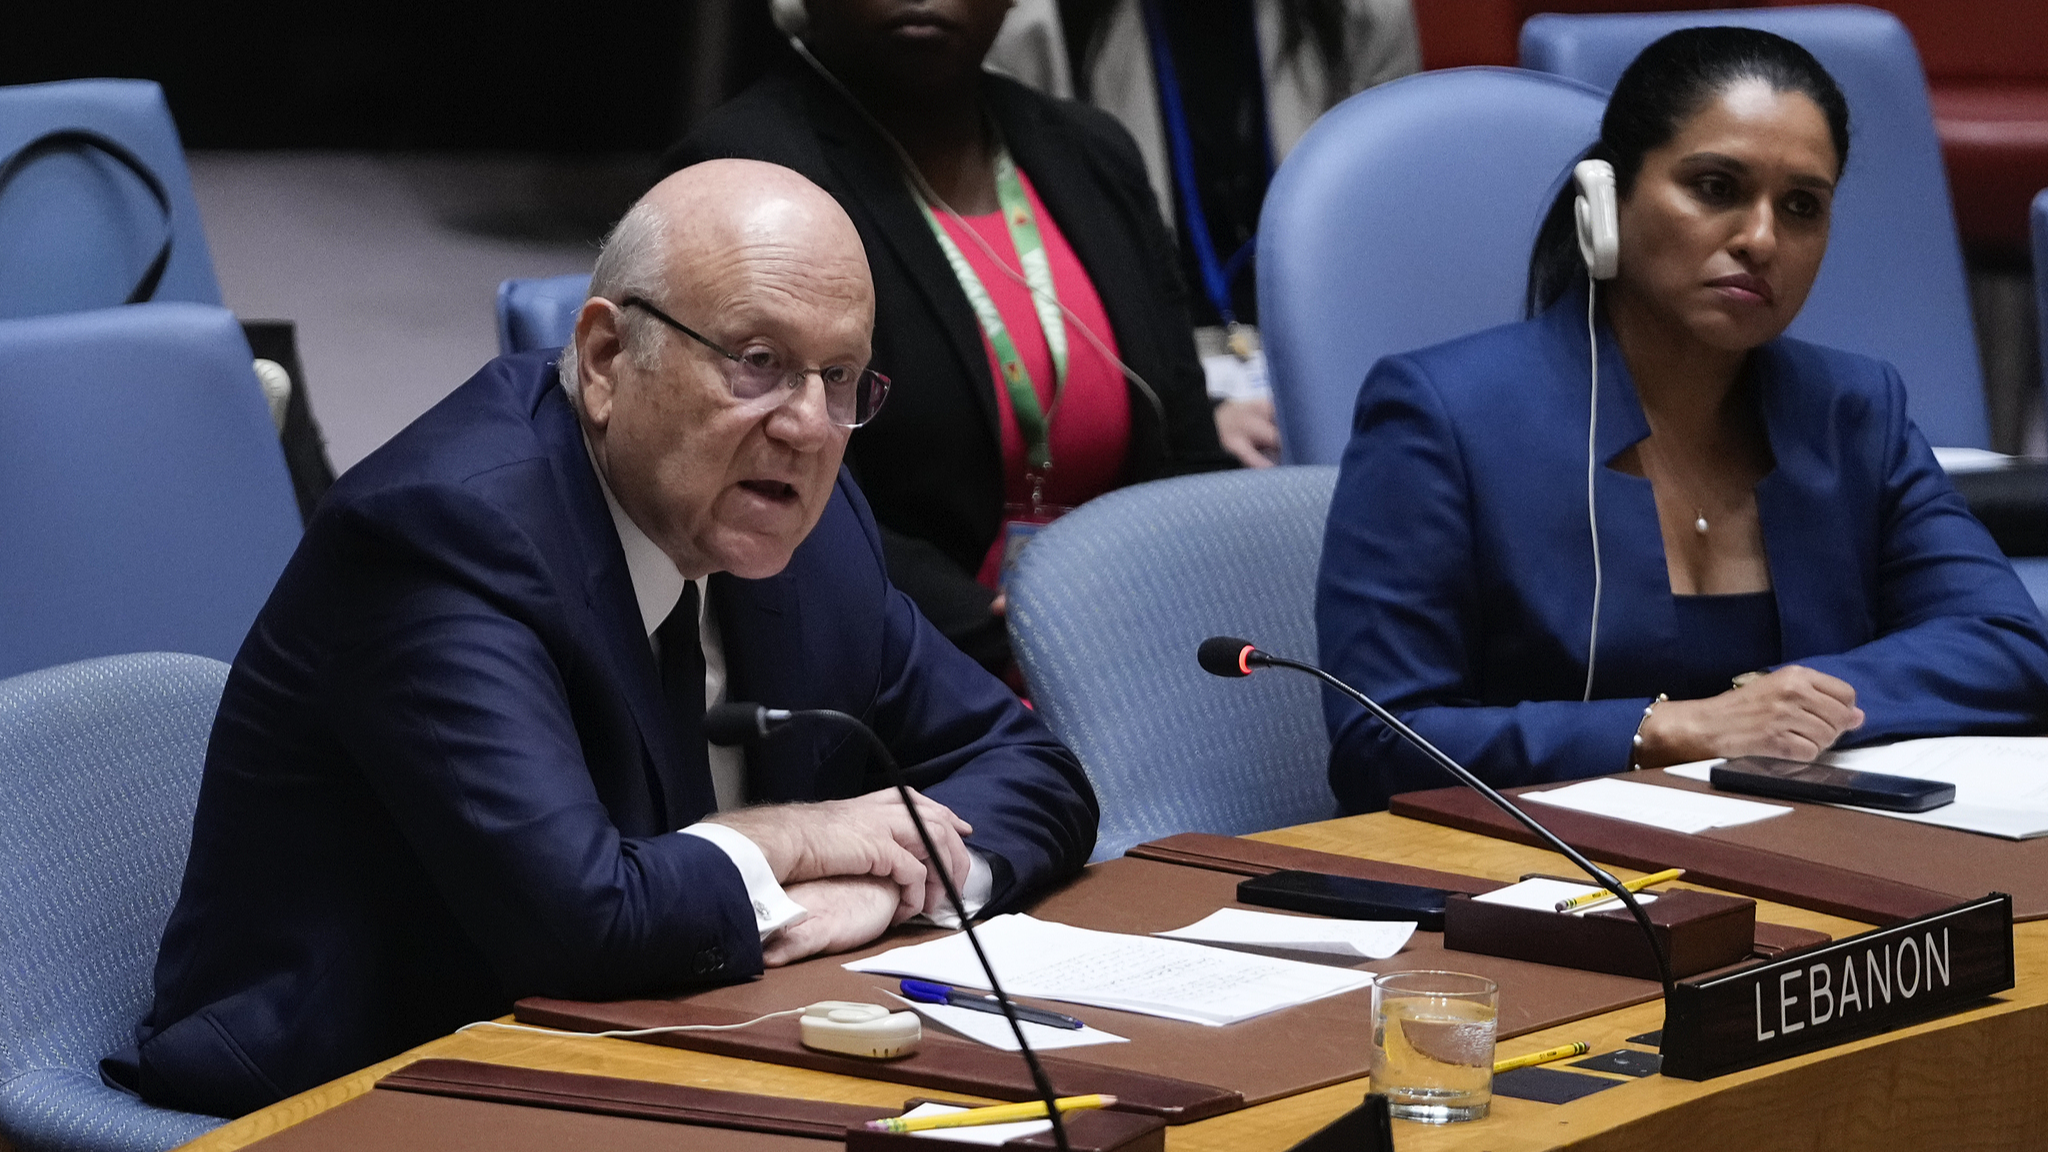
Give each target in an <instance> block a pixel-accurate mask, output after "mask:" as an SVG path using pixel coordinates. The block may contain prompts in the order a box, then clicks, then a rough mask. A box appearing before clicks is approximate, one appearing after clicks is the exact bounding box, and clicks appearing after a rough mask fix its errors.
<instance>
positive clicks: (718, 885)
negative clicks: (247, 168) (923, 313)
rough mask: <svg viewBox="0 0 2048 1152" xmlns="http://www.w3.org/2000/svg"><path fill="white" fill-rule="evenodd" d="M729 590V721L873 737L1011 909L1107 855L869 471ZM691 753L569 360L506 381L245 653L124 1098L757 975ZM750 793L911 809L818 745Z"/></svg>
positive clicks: (223, 1098) (306, 1073)
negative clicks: (536, 1011)
mask: <svg viewBox="0 0 2048 1152" xmlns="http://www.w3.org/2000/svg"><path fill="white" fill-rule="evenodd" d="M711 596H712V599H713V603H714V605H715V607H716V609H717V611H718V613H719V615H718V622H719V626H720V628H721V630H722V635H723V640H724V649H725V654H726V660H727V663H728V675H729V697H730V698H731V699H734V700H758V701H761V702H763V703H766V704H769V705H772V706H776V707H787V708H835V709H838V710H840V711H844V712H848V713H851V714H853V715H855V716H859V717H862V718H863V719H865V720H866V721H867V722H868V723H869V724H871V725H872V726H873V727H874V728H875V729H876V730H877V731H878V732H879V733H880V734H881V736H882V738H883V739H884V740H885V741H887V742H888V743H889V745H890V746H891V748H892V749H893V750H894V751H895V754H896V756H897V758H898V760H899V761H900V762H901V763H903V764H904V765H905V766H906V768H907V770H908V772H909V774H910V776H911V778H912V781H913V783H914V784H915V785H916V786H918V787H920V788H922V789H924V790H926V791H928V792H929V793H930V794H931V795H932V796H933V797H934V798H936V799H938V800H940V801H941V802H943V803H945V804H947V805H949V806H950V807H952V808H953V810H954V811H956V812H958V813H959V814H960V815H961V816H962V817H964V818H966V819H967V820H968V821H969V822H971V823H972V824H973V825H974V835H973V836H972V837H971V839H970V841H969V843H970V844H971V845H972V846H973V847H975V848H976V849H978V850H980V851H981V852H983V853H985V854H986V855H987V856H988V857H989V858H990V860H991V863H992V866H993V869H994V872H995V880H996V887H995V900H994V902H993V906H994V907H997V908H1000V907H1004V906H1014V905H1015V904H1016V903H1018V902H1019V901H1021V900H1023V899H1025V898H1028V897H1029V896H1031V895H1033V894H1035V893H1037V892H1039V891H1041V890H1043V889H1044V888H1045V886H1046V885H1047V884H1049V883H1050V882H1052V881H1054V880H1057V879H1059V878H1061V877H1064V876H1066V875H1068V874H1070V873H1071V872H1073V871H1074V870H1076V869H1078V868H1079V867H1080V865H1081V864H1082V863H1083V862H1085V861H1086V859H1087V857H1088V853H1089V851H1090V849H1091V848H1092V846H1093V844H1094V837H1095V817H1096V810H1095V803H1094V797H1093V794H1092V793H1091V792H1090V790H1089V788H1088V784H1087V782H1086V779H1085V778H1084V777H1083V775H1082V773H1081V770H1080V766H1079V765H1078V764H1077V763H1076V762H1075V760H1074V758H1073V756H1072V754H1071V753H1069V752H1068V751H1067V750H1066V749H1065V748H1064V747H1062V746H1060V745H1059V744H1058V743H1057V742H1056V741H1055V740H1054V739H1053V738H1052V736H1051V735H1050V734H1049V733H1048V732H1047V731H1046V730H1045V728H1044V726H1043V725H1042V724H1040V723H1039V721H1038V720H1037V719H1036V718H1035V717H1033V716H1032V714H1031V713H1030V711H1029V710H1027V709H1025V708H1024V707H1022V706H1021V705H1020V704H1019V702H1018V701H1017V699H1016V697H1015V696H1014V695H1012V694H1011V693H1009V692H1008V691H1006V690H1005V689H1004V688H1003V686H1002V685H1001V684H1000V683H999V682H998V681H996V680H995V679H994V678H993V677H991V676H990V675H989V674H988V673H986V672H985V671H983V670H982V669H981V668H980V667H979V666H977V665H976V664H975V663H974V662H973V661H972V660H970V659H968V658H967V657H966V656H964V655H962V654H961V653H960V652H959V650H958V649H956V648H954V647H953V646H952V645H951V644H948V643H947V642H946V641H945V639H944V638H942V637H941V636H940V635H939V634H938V633H937V632H936V631H934V630H933V629H932V628H931V626H930V625H929V624H927V623H926V622H925V621H924V620H923V618H922V617H920V616H919V615H918V614H917V611H916V610H915V609H914V608H913V607H912V606H911V604H910V602H909V601H908V600H907V599H906V598H905V597H904V596H903V595H902V594H901V593H900V592H897V591H896V590H895V589H894V588H892V587H891V586H890V584H889V581H888V578H887V576H886V575H885V573H884V569H883V562H882V556H881V549H880V544H879V542H878V540H877V538H876V531H875V525H874V520H873V518H872V517H871V516H870V514H869V512H868V509H867V505H866V503H865V502H864V501H863V500H862V498H861V495H860V492H859V490H858V489H856V488H855V487H854V485H853V483H852V481H851V480H850V479H849V478H848V477H847V475H846V474H845V473H844V472H843V471H842V472H841V474H840V477H839V479H838V482H837V488H836V490H835V491H834V493H833V494H832V497H831V500H830V503H829V505H828V506H827V508H826V510H825V512H824V514H823V517H822V518H821V519H820V521H819V523H818V525H817V527H816V529H815V530H813V531H812V533H811V535H810V536H809V537H808V538H807V539H806V540H805V541H804V543H803V544H802V545H801V546H800V547H799V548H798V549H797V550H796V553H795V556H794V558H793V559H792V560H791V561H790V564H789V566H788V567H787V568H786V569H785V570H784V571H783V572H782V573H781V574H779V575H777V576H773V577H770V578H768V579H765V580H740V579H736V578H730V577H726V576H715V577H713V579H712V592H711ZM679 755H680V750H679V749H678V747H677V739H676V736H675V733H674V731H673V728H672V726H671V724H670V722H669V720H668V717H667V712H666V705H665V704H664V703H663V697H662V694H661V689H660V679H659V674H658V672H657V669H656V666H655V662H654V658H653V655H652V654H651V652H650V649H649V645H648V642H647V635H646V632H645V630H644V628H643V626H642V622H641V618H640V614H639V609H638V607H637V605H636V601H635V599H634V595H633V590H632V585H631V580H630V578H629V576H628V575H627V569H626V561H625V555H624V553H623V551H622V550H621V548H620V545H619V541H618V535H617V532H616V531H615V530H614V528H613V526H612V521H611V517H610V515H609V513H608V511H607V509H606V505H605V502H604V497H603V494H602V491H601V489H600V488H599V486H598V482H597V479H596V475H595V473H594V471H593V470H592V468H591V465H590V462H589V459H588V456H587V454H586V452H585V449H584V445H583V441H582V438H581V433H580V431H579V428H578V425H577V422H576V418H575V415H574V413H573V411H572V409H571V407H570V405H569V402H568V398H567V396H566V395H565V393H564V392H563V390H562V388H561V387H560V386H559V385H558V384H557V383H556V376H555V365H554V360H553V354H552V353H530V354H526V355H521V356H513V357H506V358H503V359H500V360H497V361H494V362H492V363H491V364H490V365H488V366H486V367H485V368H484V369H483V370H482V371H481V372H479V373H478V374H477V375H476V376H475V377H474V378H472V379H471V380H470V381H469V382H468V383H466V384H464V385H463V386H462V387H461V388H459V389H457V390H456V391H455V392H454V393H453V394H452V395H450V396H449V397H448V398H447V399H446V400H445V401H443V402H442V403H441V404H440V405H438V406H436V407H435V408H434V409H433V410H432V411H430V412H428V413H427V414H426V415H425V416H423V417H422V418H421V419H420V420H419V421H417V422H416V423H414V424H413V425H412V426H411V427H409V428H407V429H406V430H405V431H404V432H402V433H400V434H399V435H398V436H397V437H396V438H395V439H393V440H392V441H391V442H390V443H389V444H388V445H386V446H385V447H383V448H382V449H380V450H379V451H377V452H376V453H375V454H373V455H372V456H371V457H369V458H368V459H367V460H365V461H363V462H362V463H361V464H359V465H357V466H356V467H355V468H353V469H351V470H350V471H349V472H348V474H347V475H346V476H344V477H343V478H342V479H341V481H340V483H338V484H337V485H336V486H335V487H334V489H333V490H332V491H331V492H330V493H329V494H328V496H327V498H326V500H325V501H324V502H323V503H322V505H321V507H320V511H319V513H318V514H317V515H316V516H315V518H314V520H313V522H312V523H311V524H310V525H309V526H308V528H307V532H306V536H305V539H304V541H303V543H302V544H301V546H300V548H299V550H298V552H297V554H296V555H295V556H294V557H293V559H292V561H291V563H290V564H289V565H288V566H287V568H286V570H285V572H284V575H283V576H282V577H281V578H280V579H279V581H278V585H277V588H276V590H275V591H274V592H273V594H272V596H271V598H270V601H269V602H268V604H266V605H265V607H264V609H263V611H262V613H261V615H260V616H259V617H258V619H257V621H256V624H255V626H254V627H253V628H252V630H251V631H250V634H249V637H248V639H247V640H246V641H245V643H244V644H243V647H242V650H241V652H240V653H239V655H237V657H236V659H235V665H234V670H233V672H232V673H231V674H230V675H229V677H228V682H227V688H226V691H225V694H224V696H223V698H222V700H221V707H220V713H219V716H218V718H217V719H216V721H215V724H214V730H213V738H212V743H211V745H210V747H209V749H208V752H207V762H206V771H205V777H204V780H203V782H202V784H201V787H200V797H199V808H198V814H197V817H196V819H195V824H194V833H193V843H192V852H191V857H190V859H189V861H188V863H187V866H186V872H185V881H184V888H183V891H182V893H181V894H180V896H179V900H178V904H177V907H176V909H175V911H174V912H173V913H172V916H171V920H170V924H169V927H168V928H167V929H166V931H165V934H164V943H163V949H162V952H161V954H160V955H159V957H158V962H157V973H156V1002H155V1007H154V1010H153V1011H152V1013H151V1014H150V1016H149V1018H148V1019H147V1020H146V1021H144V1023H143V1024H142V1025H141V1027H140V1028H139V1029H138V1031H137V1038H138V1041H139V1053H136V1052H130V1053H126V1054H124V1056H125V1059H124V1058H123V1057H122V1056H117V1057H116V1058H114V1059H113V1060H110V1062H109V1075H110V1076H113V1077H115V1078H116V1079H126V1080H128V1082H130V1083H132V1084H135V1085H136V1086H137V1087H139V1089H140V1091H141V1092H142V1094H143V1095H144V1097H145V1098H148V1099H150V1100H152V1101H155V1102H159V1103H163V1104H167V1105H171V1106H175V1107H179V1108H185V1109H190V1110H193V1111H200V1112H210V1113H213V1114H216V1115H239V1114H241V1113H243V1112H247V1111H249V1110H251V1109H254V1108H257V1107H260V1106H262V1105H265V1104H268V1103H270V1102H272V1101H275V1100H277V1099H280V1098H282V1097H284V1096H286V1095H289V1094H291V1093H294V1092H298V1091H301V1090H303V1089H306V1088H310V1087H312V1086H313V1085H315V1084H319V1083H321V1082H323V1081H325V1080H328V1079H330V1078H332V1077H335V1076H338V1075H341V1074H343V1073H346V1072H349V1071H352V1070H354V1069H356V1068H360V1067H362V1066H364V1065H367V1064H370V1063H373V1062H375V1061H378V1060H381V1059H384V1058H385V1057H388V1056H391V1055H393V1054H395V1053H397V1052H399V1051H401V1050H402V1049H404V1048H406V1047H409V1046H411V1045H414V1044H417V1043H420V1042H422V1041H425V1040H427V1039H429V1038H431V1037H433V1036H436V1035H439V1034H442V1033H445V1032H447V1031H449V1030H451V1029H453V1028H455V1027H457V1026H459V1025H461V1024H464V1023H467V1022H469V1021H471V1020H478V1019H483V1018H487V1017H490V1016H495V1015H498V1014H501V1013H503V1012H505V1011H507V1010H508V1008H509V1006H510V1004H511V1003H512V1001H513V1000H515V999H517V998H519V997H521V996H529V995H549V996H561V997H571V998H582V999H613V998H621V997H631V996H641V995H649V994H657V993H662V992H673V991H676V990H678V989H680V988H682V987H683V986H685V985H687V984H689V983H691V982H700V983H701V982H706V981H729V980H735V979H741V978H745V977H747V976H751V975H753V974H755V973H758V972H759V971H761V947H760V941H759V938H758V935H757V932H756V929H755V920H754V914H753V910H752V905H751V903H750V902H749V900H748V899H747V896H746V891H745V887H744V885H743V884H742V883H741V881H740V878H739V874H738V872H737V870H736V869H735V868H734V867H733V866H732V863H731V861H730V860H729V859H728V858H727V857H726V856H725V855H724V854H723V853H722V852H721V851H720V850H719V849H718V848H716V847H715V846H713V845H712V844H711V843H709V842H708V841H705V840H703V839H700V838H698V837H695V836H682V835H676V834H675V833H674V830H675V829H678V828H681V827H683V826H684V825H687V824H690V823H692V822H693V821H695V820H696V819H697V818H698V817H700V816H702V815H703V814H704V810H703V809H704V805H705V804H708V803H709V796H710V788H709V782H708V781H706V782H705V786H704V787H703V788H702V789H701V796H700V797H697V798H687V797H685V798H674V799H671V800H669V801H667V802H666V803H664V800H663V797H662V794H661V791H660V787H659V784H658V780H659V778H660V777H659V776H658V775H657V774H656V765H657V764H660V763H663V762H672V761H673V760H674V759H675V758H676V757H678V756H679ZM748 769H749V778H748V779H749V789H750V793H751V795H752V797H753V798H755V799H758V800H769V801H783V800H791V801H794V800H823V799H830V798H835V797H845V796H853V795H857V794H860V793H863V792H867V791H870V790H873V789H875V788H878V787H882V786H884V781H883V779H882V777H881V776H880V774H879V770H878V769H877V768H876V767H875V766H874V765H873V764H871V763H870V761H869V758H868V754H867V751H866V749H865V747H864V745H863V744H862V743H861V742H860V741H859V740H858V739H850V738H848V736H847V734H846V733H845V732H844V731H841V730H835V729H831V728H827V727H823V726H794V727H793V728H792V729H790V730H787V731H785V732H781V733H778V734H777V736H776V737H775V738H773V739H771V740H768V741H766V742H763V743H762V744H760V745H758V746H756V747H754V748H752V749H749V752H748ZM665 808H666V810H664V809H665Z"/></svg>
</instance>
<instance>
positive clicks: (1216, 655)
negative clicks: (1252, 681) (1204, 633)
mask: <svg viewBox="0 0 2048 1152" xmlns="http://www.w3.org/2000/svg"><path fill="white" fill-rule="evenodd" d="M1252 648H1254V645H1253V644H1252V642H1251V641H1249V640H1240V639H1238V638H1237V637H1235V636H1211V637H1209V638H1208V639H1207V640H1204V641H1202V646H1201V647H1200V648H1197V649H1195V659H1196V660H1198V661H1200V662H1201V665H1202V671H1204V672H1207V673H1208V674H1209V675H1211V676H1229V677H1238V676H1249V675H1251V674H1252V673H1251V669H1249V668H1247V667H1245V663H1244V654H1245V652H1246V651H1248V650H1251V649H1252Z"/></svg>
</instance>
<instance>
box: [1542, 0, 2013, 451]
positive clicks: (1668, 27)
mask: <svg viewBox="0 0 2048 1152" xmlns="http://www.w3.org/2000/svg"><path fill="white" fill-rule="evenodd" d="M1699 25H1736V26H1740V27H1745V28H1761V29H1763V30H1764V31H1767V32H1774V33H1776V34H1778V35H1780V36H1783V37H1785V38H1786V39H1788V40H1792V41H1796V42H1797V43H1798V44H1800V45H1801V46H1803V47H1804V48H1805V49H1806V50H1807V51H1809V52H1811V53H1813V55H1814V57H1815V58H1816V59H1818V60H1819V61H1820V62H1821V64H1822V66H1823V67H1825V68H1827V70H1828V71H1829V73H1831V74H1832V75H1833V76H1834V78H1835V82H1836V83H1837V84H1839V85H1841V87H1842V93H1843V95H1845V96H1846V97H1847V98H1848V101H1849V133H1850V135H1849V141H1850V143H1849V166H1848V168H1847V170H1846V171H1844V172H1843V174H1842V181H1841V187H1840V190H1839V191H1838V192H1837V194H1836V196H1835V204H1834V223H1833V227H1832V229H1831V230H1830V233H1829V236H1828V254H1827V259H1826V260H1825V261H1824V262H1823V263H1822V264H1821V269H1820V279H1819V280H1817V281H1815V283H1814V286H1813V295H1811V296H1809V297H1807V300H1806V307H1805V308H1804V309H1803V310H1801V312H1800V313H1799V318H1798V319H1797V320H1795V321H1793V323H1792V327H1791V329H1790V334H1791V335H1793V336H1797V337H1799V338H1801V339H1804V340H1811V341H1814V342H1815V343H1818V344H1827V345H1830V346H1832V347H1836V348H1845V349H1848V350H1849V351H1851V352H1861V353H1863V354H1865V355H1867V356H1877V357H1880V358H1882V359H1885V360H1889V361H1891V363H1892V364H1893V365H1894V366H1895V367H1897V368H1898V370H1899V375H1900V377H1901V378H1902V379H1903V380H1904V381H1905V383H1906V402H1907V408H1908V411H1910V412H1911V414H1912V416H1913V420H1914V421H1915V422H1916V423H1918V424H1919V425H1920V430H1921V431H1922V432H1923V433H1925V434H1926V436H1927V438H1928V440H1929V441H1931V442H1932V443H1935V444H1940V445H1944V446H1949V447H1958V448H1988V447H1990V446H1991V423H1990V417H1989V415H1988V413H1987V410H1986V404H1985V400H1984V373H1983V367H1982V365H1981V364H1980V362H1979V361H1978V358H1977V341H1976V329H1975V327H1974V326H1973V324H1972V321H1971V319H1970V297H1969V289H1968V286H1967V283H1966V281H1965V280H1964V276H1963V255H1962V246H1961V242H1960V240H1958V239H1957V234H1956V219H1955V212H1954V210H1953V209H1952V208H1951V206H1950V204H1949V196H1948V178H1947V176H1946V174H1945V172H1944V170H1943V168H1942V162H1941V143H1940V141H1939V140H1938V139H1937V138H1936V136H1935V132H1934V113H1933V111H1932V109H1931V108H1930V106H1929V104H1928V102H1927V79H1926V77H1925V75H1924V74H1923V73H1922V72H1921V70H1920V57H1919V54H1918V53H1916V52H1915V51H1914V50H1913V38H1912V37H1911V36H1910V35H1908V34H1907V32H1906V28H1905V25H1903V24H1900V23H1899V21H1898V18H1897V17H1894V16H1892V15H1891V14H1890V13H1887V12H1880V11H1877V10H1876V9H1872V8H1861V7H1850V6H1824V7H1813V8H1783V9H1771V10H1764V9H1755V10H1734V11H1711V12H1669V13H1656V14H1645V15H1626V16H1559V15H1543V16H1533V17H1530V19H1529V21H1528V23H1526V24H1524V25H1523V26H1522V64H1523V66H1524V67H1527V68H1536V69H1540V70H1542V71H1545V72H1554V73H1557V74H1558V75H1561V76H1569V77H1572V78H1573V79H1576V80H1583V81H1585V82H1587V83H1589V84H1593V85H1597V86H1598V87H1601V88H1611V87H1613V85H1614V82H1615V81H1616V80H1618V79H1620V78H1621V73H1622V70H1623V69H1625V68H1627V67H1628V64H1629V61H1631V60H1633V59H1635V57H1636V54H1637V53H1638V52H1641V51H1642V50H1643V49H1644V48H1645V47H1647V46H1648V45H1649V43H1650V42H1651V41H1652V40H1655V39H1657V38H1658V37H1660V36H1663V35H1664V34H1666V33H1668V32H1673V31H1676V30H1678V29H1680V28H1691V27H1695V26H1699Z"/></svg>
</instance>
